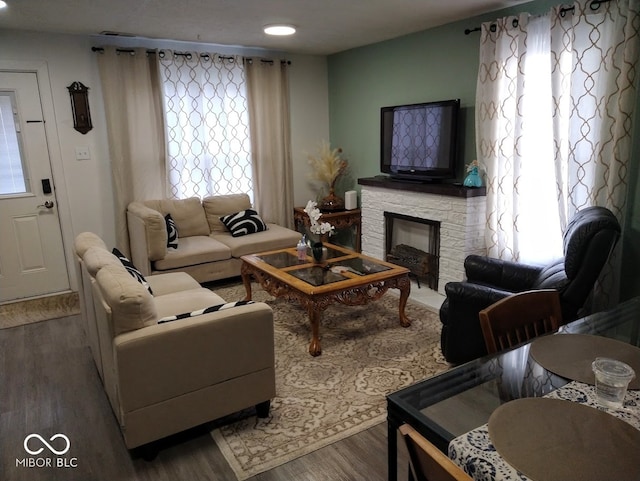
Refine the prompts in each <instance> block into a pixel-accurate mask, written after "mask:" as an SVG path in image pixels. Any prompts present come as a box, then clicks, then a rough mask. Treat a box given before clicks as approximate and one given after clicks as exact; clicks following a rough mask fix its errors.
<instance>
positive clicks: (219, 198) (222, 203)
mask: <svg viewBox="0 0 640 481" xmlns="http://www.w3.org/2000/svg"><path fill="white" fill-rule="evenodd" d="M202 206H203V207H204V212H205V214H206V217H207V222H208V223H209V229H210V231H211V233H212V234H214V233H218V232H227V228H226V227H225V226H224V224H223V223H222V221H221V220H220V217H223V216H225V215H229V214H233V213H234V212H240V211H241V210H246V209H250V208H251V200H250V199H249V196H248V195H247V194H229V195H215V196H212V197H205V198H204V199H203V201H202Z"/></svg>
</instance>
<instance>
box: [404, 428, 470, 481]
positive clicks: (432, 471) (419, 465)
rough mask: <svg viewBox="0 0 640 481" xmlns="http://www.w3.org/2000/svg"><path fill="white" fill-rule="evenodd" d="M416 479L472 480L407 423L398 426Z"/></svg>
mask: <svg viewBox="0 0 640 481" xmlns="http://www.w3.org/2000/svg"><path fill="white" fill-rule="evenodd" d="M400 433H401V434H402V436H403V437H404V440H405V443H406V444H407V449H408V451H409V460H410V466H409V467H410V469H411V473H412V475H413V479H415V480H416V481H472V480H473V478H471V477H470V476H469V475H468V474H467V473H465V472H464V470H463V469H462V468H461V467H460V466H458V465H457V464H456V463H454V462H453V461H451V459H449V458H448V457H447V455H445V454H444V453H443V452H442V451H440V450H439V449H438V448H436V447H435V446H434V445H433V444H431V443H430V442H429V441H428V440H427V439H425V438H424V437H423V436H422V435H421V434H420V433H418V431H416V430H415V429H413V428H412V427H411V426H409V425H408V424H403V425H402V426H400Z"/></svg>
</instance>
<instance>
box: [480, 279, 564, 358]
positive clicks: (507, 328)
mask: <svg viewBox="0 0 640 481" xmlns="http://www.w3.org/2000/svg"><path fill="white" fill-rule="evenodd" d="M479 316H480V326H481V327H482V334H483V336H484V342H485V344H486V346H487V351H488V353H489V354H492V353H496V352H500V351H503V350H505V349H507V348H509V347H512V346H515V345H518V344H520V343H523V342H526V341H528V340H530V339H533V338H535V337H538V336H541V335H542V334H546V333H550V332H555V331H557V330H558V327H559V326H560V325H561V324H562V308H561V306H560V295H559V293H558V291H556V290H554V289H542V290H535V291H525V292H519V293H516V294H513V295H510V296H508V297H505V298H504V299H500V300H499V301H498V302H496V303H494V304H492V305H490V306H489V307H487V308H486V309H483V310H481V311H480V314H479Z"/></svg>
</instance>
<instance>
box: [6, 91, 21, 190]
mask: <svg viewBox="0 0 640 481" xmlns="http://www.w3.org/2000/svg"><path fill="white" fill-rule="evenodd" d="M15 112H17V107H16V102H15V96H14V94H13V93H11V92H0V194H1V195H7V194H24V193H26V192H28V181H27V179H26V177H25V168H24V164H23V162H22V155H21V149H20V129H19V124H16V114H15Z"/></svg>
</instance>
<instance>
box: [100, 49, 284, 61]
mask: <svg viewBox="0 0 640 481" xmlns="http://www.w3.org/2000/svg"><path fill="white" fill-rule="evenodd" d="M91 51H92V52H99V53H102V52H104V47H91ZM116 52H118V53H135V50H134V49H132V48H116ZM156 52H159V54H160V56H161V57H162V56H164V50H151V49H147V54H150V53H156ZM173 55H176V56H180V57H186V58H187V60H191V58H192V57H193V54H192V53H191V52H173ZM200 57H201V58H204V59H210V58H211V54H208V53H201V54H200ZM218 58H219V59H221V60H229V61H233V60H235V57H234V56H233V55H218ZM243 60H244V61H248V62H252V61H253V58H252V57H243ZM260 62H262V63H270V64H273V63H274V62H275V60H272V59H268V58H261V59H260ZM280 63H281V64H286V65H291V60H280Z"/></svg>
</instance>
